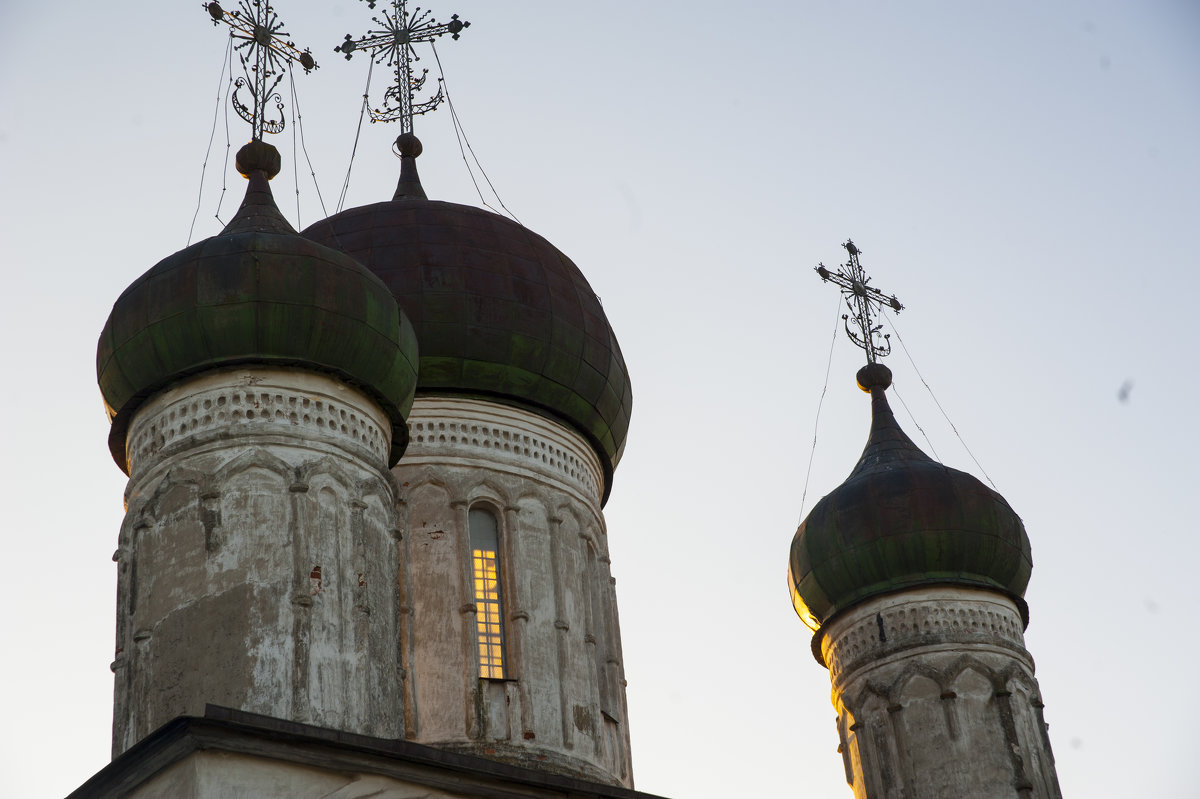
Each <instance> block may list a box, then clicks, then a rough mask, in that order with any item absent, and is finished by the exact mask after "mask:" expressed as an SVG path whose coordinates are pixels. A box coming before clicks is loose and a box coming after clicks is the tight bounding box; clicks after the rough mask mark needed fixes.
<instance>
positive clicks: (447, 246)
mask: <svg viewBox="0 0 1200 799" xmlns="http://www.w3.org/2000/svg"><path fill="white" fill-rule="evenodd" d="M398 144H399V146H400V147H401V154H402V173H401V178H400V183H399V186H398V188H397V192H396V195H395V197H394V198H393V199H392V200H391V201H389V202H381V203H375V204H372V205H366V206H363V207H360V208H352V209H349V210H346V211H343V212H341V213H338V214H335V215H333V216H331V217H329V218H328V219H325V220H323V221H321V222H318V223H316V224H314V225H312V226H310V227H309V228H307V229H306V230H304V231H303V233H304V235H305V236H308V237H310V238H312V239H313V240H315V241H318V242H320V243H322V244H325V245H328V246H331V247H337V248H338V249H340V250H341V251H343V252H345V253H347V254H349V255H351V256H352V257H354V258H356V259H358V260H359V261H361V262H362V263H364V264H366V265H367V267H368V268H370V269H371V270H372V271H373V272H374V273H375V274H376V275H378V276H379V277H380V278H382V279H383V281H384V283H386V284H387V286H388V288H390V289H391V291H392V293H393V294H394V295H395V297H396V299H397V300H398V301H399V303H400V305H401V307H403V308H404V310H405V312H406V313H407V314H408V315H409V317H410V318H411V319H412V322H413V326H414V327H415V328H416V331H417V337H418V339H419V341H420V343H421V362H420V371H419V377H418V383H417V391H418V393H425V394H465V395H474V396H484V397H488V398H492V399H497V400H500V401H503V402H513V403H516V404H519V405H522V406H525V407H528V408H530V409H532V410H534V411H536V412H538V413H542V414H545V415H548V416H550V417H552V418H555V419H557V420H559V421H562V422H565V423H566V424H567V425H569V426H570V427H572V428H574V429H575V430H577V431H578V432H580V433H581V434H582V435H583V436H584V437H585V438H586V439H587V440H588V441H589V442H590V443H591V444H592V446H593V447H594V448H595V449H596V451H597V454H599V455H600V456H601V457H600V460H601V463H602V464H603V466H604V468H605V471H606V475H605V497H607V493H608V490H609V488H610V487H611V481H612V471H613V469H615V468H616V465H617V463H618V461H619V460H620V457H621V452H622V449H623V447H624V443H625V434H626V432H627V431H628V428H629V415H630V410H631V407H632V404H633V392H632V387H631V385H630V381H629V374H628V371H627V370H626V367H625V360H624V358H623V357H622V356H621V349H620V347H619V346H618V344H617V339H616V336H615V335H614V333H613V330H612V327H611V325H610V324H609V322H608V318H607V317H606V316H605V313H604V309H603V308H602V307H601V305H600V300H599V298H598V297H597V296H596V294H595V292H593V291H592V288H591V286H590V285H588V282H587V279H586V278H584V276H583V273H582V272H580V271H579V268H578V267H576V266H575V264H574V263H572V261H571V260H570V259H569V258H568V257H567V256H566V255H564V254H563V253H562V252H561V251H560V250H558V249H557V248H556V247H555V246H554V245H553V244H551V243H550V242H549V241H547V240H546V239H544V238H542V237H541V236H539V235H538V234H536V233H534V232H533V231H531V230H529V229H528V228H525V227H523V226H522V225H520V224H519V223H517V222H514V221H512V220H510V219H507V218H505V217H502V216H500V215H498V214H494V213H492V212H490V211H485V210H482V209H479V208H474V207H472V206H468V205H459V204H457V203H450V202H441V201H436V200H429V199H427V198H426V196H425V192H424V190H423V189H422V188H421V185H420V182H419V180H418V179H417V176H416V165H415V160H414V159H415V157H416V155H417V154H419V152H420V143H419V141H417V140H416V138H415V137H413V136H412V135H411V134H406V135H405V136H402V137H401V140H400V141H399V142H398Z"/></svg>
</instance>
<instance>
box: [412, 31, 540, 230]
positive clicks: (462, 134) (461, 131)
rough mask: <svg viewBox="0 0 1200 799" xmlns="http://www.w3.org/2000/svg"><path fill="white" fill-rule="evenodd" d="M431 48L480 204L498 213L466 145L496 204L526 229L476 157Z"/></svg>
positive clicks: (430, 44)
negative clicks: (482, 187) (482, 186)
mask: <svg viewBox="0 0 1200 799" xmlns="http://www.w3.org/2000/svg"><path fill="white" fill-rule="evenodd" d="M429 46H430V48H431V49H432V50H433V59H434V60H435V61H436V62H437V66H438V82H439V83H440V84H442V89H443V91H444V93H445V97H446V105H447V106H449V107H450V119H451V120H452V121H453V123H454V135H455V136H456V137H458V150H459V152H460V153H462V157H463V163H464V164H466V165H467V173H468V174H470V175H471V182H472V183H474V184H475V193H476V194H478V195H479V202H481V203H483V205H484V206H485V207H487V208H491V209H492V210H493V211H496V209H495V208H492V206H491V205H488V203H487V201H486V200H484V199H483V192H481V191H480V190H479V183H478V182H477V181H476V180H475V173H474V172H473V171H472V170H471V165H470V164H469V163H468V162H467V153H466V152H465V151H464V150H463V144H464V143H465V144H466V149H467V150H469V151H470V152H471V158H472V159H474V161H475V166H477V167H479V174H481V175H483V179H484V180H485V181H487V185H488V189H489V190H490V191H491V192H492V196H493V197H495V198H496V202H497V203H499V204H500V207H501V208H503V209H504V213H506V214H508V215H509V216H510V217H512V219H513V221H514V222H516V223H517V224H518V225H521V227H525V225H524V224H522V223H521V220H520V219H517V215H516V214H514V213H513V212H512V211H510V210H508V206H507V205H505V204H504V200H502V199H501V198H500V193H499V192H498V191H496V187H495V186H494V185H493V184H492V179H491V178H489V177H488V174H487V170H485V169H484V168H483V164H481V163H480V162H479V156H477V155H475V148H474V147H472V146H471V140H470V139H468V138H467V131H466V130H465V129H464V128H463V126H462V121H461V120H460V119H459V118H458V111H456V110H455V108H454V100H452V99H451V98H450V84H448V83H447V82H446V71H445V70H444V69H442V59H441V56H439V55H438V51H437V46H436V45H435V44H434V43H433V42H430V43H429ZM496 213H499V211H496Z"/></svg>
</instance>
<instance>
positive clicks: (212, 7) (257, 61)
mask: <svg viewBox="0 0 1200 799" xmlns="http://www.w3.org/2000/svg"><path fill="white" fill-rule="evenodd" d="M238 5H239V8H237V9H235V10H233V11H226V10H225V9H223V8H221V5H220V4H219V3H216V2H211V3H204V10H205V11H207V12H208V15H209V16H210V17H212V23H213V25H217V24H218V23H221V22H224V23H225V24H226V25H228V26H229V36H230V38H232V39H233V41H234V42H235V44H234V49H235V50H236V51H237V53H238V58H240V59H241V62H242V72H243V73H244V74H245V77H241V78H238V79H237V80H236V81H234V90H233V97H232V98H231V101H232V103H233V109H234V110H235V111H237V114H238V116H240V117H241V118H242V119H244V120H246V121H247V122H249V123H250V125H251V127H252V128H253V129H254V136H253V138H254V140H255V141H262V137H263V134H265V133H279V132H280V131H282V130H283V128H284V121H283V100H282V99H281V98H280V96H279V93H278V92H276V91H275V88H276V87H277V86H278V85H279V82H280V81H281V80H283V73H282V69H283V67H284V66H285V65H286V64H287V62H289V61H294V62H296V63H298V64H299V65H300V66H302V67H304V71H305V72H306V73H307V72H311V71H313V70H314V69H316V68H317V62H316V60H315V59H313V56H312V51H311V50H308V49H304V50H300V49H299V48H297V47H296V44H295V42H292V41H289V40H288V39H286V38H284V37H286V36H288V33H287V31H285V30H283V23H282V22H280V21H279V15H278V14H276V13H275V9H274V8H272V7H271V4H270V3H269V2H267V0H239V2H238ZM246 86H249V87H250V89H251V92H252V94H253V97H252V98H251V100H250V104H247V103H246V101H245V100H243V99H242V98H241V97H240V96H239V95H238V92H240V91H241V90H242V89H243V88H244V87H246ZM270 102H274V104H275V110H276V112H277V114H278V116H277V118H273V119H268V118H267V104H268V103H270Z"/></svg>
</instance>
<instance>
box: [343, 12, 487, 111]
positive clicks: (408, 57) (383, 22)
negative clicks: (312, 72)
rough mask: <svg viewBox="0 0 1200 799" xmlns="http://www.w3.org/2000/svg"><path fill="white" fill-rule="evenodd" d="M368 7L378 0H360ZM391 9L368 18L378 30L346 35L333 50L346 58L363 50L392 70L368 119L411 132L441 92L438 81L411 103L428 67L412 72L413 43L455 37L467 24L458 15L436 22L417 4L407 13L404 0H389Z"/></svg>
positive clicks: (426, 73) (438, 101)
mask: <svg viewBox="0 0 1200 799" xmlns="http://www.w3.org/2000/svg"><path fill="white" fill-rule="evenodd" d="M364 2H366V4H367V7H368V8H375V3H376V2H378V0H364ZM388 5H390V6H391V7H392V8H391V11H388V10H387V9H384V11H383V14H382V15H381V16H374V17H371V19H372V20H374V21H375V24H377V25H379V26H380V27H381V28H382V30H370V31H367V32H366V33H365V34H363V35H362V36H359V37H358V38H357V39H355V38H354V37H353V36H351V35H350V34H346V39H345V41H343V42H342V43H341V44H339V45H338V46H337V47H335V48H333V51H334V52H335V53H342V54H343V55H344V56H346V60H347V61H349V60H350V58H351V57H352V56H353V55H354V54H355V53H356V52H358V51H360V50H365V51H367V53H368V57H370V58H373V59H375V63H376V64H383V63H385V62H386V63H387V65H388V67H390V68H392V69H394V70H395V71H396V82H395V83H394V84H393V85H391V86H389V87H388V89H387V91H386V92H384V93H383V102H382V103H381V104H380V105H379V106H377V107H375V108H368V109H367V110H368V113H370V115H371V121H372V122H395V121H396V120H400V132H401V133H412V129H413V117H414V116H416V115H418V114H425V113H428V112H429V111H432V110H433V109H435V108H437V107H438V106H439V105H440V104H441V102H442V100H443V99H444V98H445V94H444V93H443V91H442V87H441V84H440V83H439V85H438V88H437V93H436V94H434V95H433V97H431V98H429V99H428V100H425V101H423V102H419V103H418V102H414V100H413V96H414V95H415V94H416V93H417V92H419V91H421V89H423V88H424V87H425V79H426V78H428V77H429V70H427V69H422V70H421V74H420V75H416V76H414V75H413V62H414V61H420V60H421V57H420V56H419V55H417V52H416V50H414V49H413V45H414V44H417V43H419V42H432V41H433V40H434V39H436V38H438V37H439V36H444V35H445V34H447V33H448V34H450V38H451V39H457V38H458V37H459V35H460V34H461V33H462V32H463V30H464V29H466V28H468V27H470V25H471V23H470V22H467V21H466V20H461V19H459V18H458V14H454V15H452V16H451V17H450V21H449V22H447V23H445V24H439V23H438V21H437V20H435V19H434V18H433V16H432V14H431V12H430V11H428V10H422V9H421V8H420V7H417V8H416V10H414V11H413V13H412V14H411V15H410V14H409V13H408V8H407V6H406V2H405V0H391V2H390V3H389V4H388Z"/></svg>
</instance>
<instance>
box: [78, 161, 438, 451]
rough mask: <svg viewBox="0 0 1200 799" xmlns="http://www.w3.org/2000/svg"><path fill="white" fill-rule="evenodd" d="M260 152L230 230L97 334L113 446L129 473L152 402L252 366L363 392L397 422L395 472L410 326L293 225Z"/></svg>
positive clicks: (377, 290) (339, 259) (354, 272)
mask: <svg viewBox="0 0 1200 799" xmlns="http://www.w3.org/2000/svg"><path fill="white" fill-rule="evenodd" d="M252 147H253V148H259V149H261V148H268V149H269V150H270V151H271V152H273V151H274V148H270V147H269V145H263V144H262V143H261V142H256V143H252V145H248V147H247V148H246V149H245V150H244V151H243V153H239V161H243V160H245V158H247V157H249V158H250V163H249V165H248V166H247V165H246V164H242V163H239V169H243V171H244V172H245V173H247V174H248V177H249V179H250V185H249V187H248V190H247V193H246V198H245V200H244V201H243V203H242V206H241V208H240V209H239V211H238V213H237V214H236V215H235V216H234V218H233V219H232V220H231V221H230V223H229V224H228V225H227V226H226V228H225V229H224V230H223V231H222V232H221V233H220V234H219V235H217V236H213V237H212V238H209V239H206V240H204V241H202V242H199V243H197V244H194V245H192V246H190V247H188V248H186V249H184V250H181V251H180V252H178V253H175V254H174V255H172V256H170V257H168V258H165V259H164V260H162V261H160V262H159V263H158V264H157V265H155V266H154V267H153V268H152V269H150V270H149V271H148V272H146V273H145V274H143V275H142V276H141V277H140V278H138V279H137V280H136V281H134V283H133V284H132V285H130V286H129V288H127V289H126V290H125V292H124V293H123V294H122V295H121V296H120V298H119V299H118V300H117V302H116V303H115V304H114V306H113V310H112V313H111V314H110V315H109V318H108V321H107V322H106V323H105V326H104V331H103V332H102V333H101V335H100V342H99V345H98V347H97V353H96V371H97V375H98V378H99V383H100V391H101V393H102V394H103V396H104V401H105V405H106V406H107V409H108V414H109V418H110V419H111V420H112V422H113V428H112V431H111V434H110V436H109V448H110V449H111V451H112V454H113V458H114V460H116V462H117V465H118V466H120V467H121V468H122V469H123V470H125V471H126V472H127V471H128V464H127V462H126V451H125V436H126V431H127V429H128V425H129V421H130V419H131V417H132V415H133V413H134V412H135V411H136V410H137V408H138V407H139V406H140V405H141V404H142V403H143V402H144V401H145V400H146V399H147V398H149V397H150V396H151V395H152V394H154V393H155V392H156V391H158V390H160V389H162V388H164V387H165V386H167V385H168V384H170V383H171V382H173V381H175V380H178V379H179V378H181V377H185V376H187V375H190V374H195V373H197V372H200V371H203V370H207V369H212V368H217V367H223V366H232V365H236V364H246V363H256V364H272V365H296V366H302V367H304V368H306V369H313V370H317V371H321V372H327V373H329V374H332V375H335V376H337V377H339V378H341V379H344V380H346V381H347V382H349V383H351V384H354V385H356V386H358V387H359V388H361V389H363V390H364V391H365V392H366V393H367V394H368V395H370V396H371V397H372V398H373V399H375V400H376V401H377V402H379V403H380V405H381V407H382V408H383V409H384V411H385V412H386V413H387V415H388V416H389V418H390V419H391V421H392V426H393V440H392V448H391V453H390V456H389V465H390V464H394V463H395V462H396V461H397V460H399V458H400V455H401V454H402V453H403V451H404V447H405V446H406V444H407V440H408V431H407V426H406V423H405V418H406V417H407V415H408V411H409V409H410V408H411V407H412V400H413V393H414V391H415V387H416V375H417V364H418V353H417V340H416V334H415V332H414V330H413V327H412V325H411V324H410V322H409V321H408V319H407V318H406V317H405V316H404V314H403V312H402V311H400V309H399V307H398V306H397V304H396V301H395V299H394V298H393V297H392V294H391V292H390V291H389V290H388V288H387V286H385V285H384V284H383V283H382V282H381V281H380V280H379V278H377V277H376V276H375V275H373V274H371V272H370V271H369V270H367V269H366V268H365V267H363V266H362V265H361V264H359V263H358V262H356V261H354V260H353V259H352V258H350V257H348V256H346V255H344V254H342V253H340V252H337V251H336V250H333V249H330V248H328V247H323V246H321V245H319V244H317V243H315V242H312V241H310V240H308V239H305V238H303V237H301V236H300V235H298V234H297V233H296V232H295V231H294V230H293V229H292V227H291V225H289V224H288V222H287V221H286V220H285V219H284V218H283V216H282V214H280V212H279V209H278V208H277V207H276V205H275V202H274V199H273V198H272V196H271V191H270V187H269V185H268V183H267V180H268V179H269V178H268V175H269V174H273V173H274V172H275V171H278V166H277V165H274V166H272V165H270V164H269V163H267V162H269V161H270V160H271V158H270V156H271V153H269V152H258V153H252V152H249V151H250V149H251V148H252ZM255 157H258V158H259V159H260V161H259V162H258V163H259V164H262V165H263V166H262V168H256V163H255V162H254V158H255ZM274 157H275V161H276V164H277V159H278V156H277V154H276V155H275V156H274Z"/></svg>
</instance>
